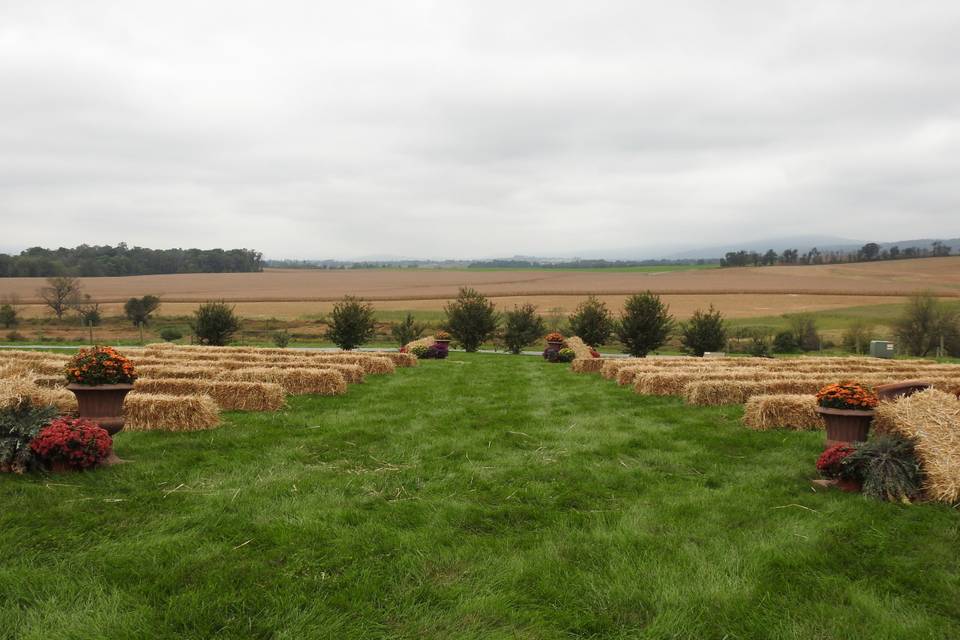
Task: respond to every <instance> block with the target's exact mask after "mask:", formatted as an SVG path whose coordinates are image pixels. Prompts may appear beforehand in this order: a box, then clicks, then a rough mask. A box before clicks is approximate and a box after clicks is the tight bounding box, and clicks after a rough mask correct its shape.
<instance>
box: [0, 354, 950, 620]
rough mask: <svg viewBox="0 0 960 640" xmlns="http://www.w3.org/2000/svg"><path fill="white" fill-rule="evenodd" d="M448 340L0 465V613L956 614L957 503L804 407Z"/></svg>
mask: <svg viewBox="0 0 960 640" xmlns="http://www.w3.org/2000/svg"><path fill="white" fill-rule="evenodd" d="M740 414H741V408H740V407H725V408H702V407H688V406H684V405H683V404H682V403H681V401H680V400H678V399H674V398H656V397H640V396H637V395H635V394H634V393H633V392H632V391H630V390H629V389H626V388H622V387H618V386H617V385H615V384H612V383H610V382H606V381H603V380H601V379H600V378H598V377H597V376H578V375H574V374H572V373H570V372H569V371H568V369H567V367H566V366H564V365H550V364H547V363H545V362H543V361H542V360H540V359H539V358H529V357H522V356H516V357H510V356H502V355H501V356H498V355H482V354H480V355H464V354H454V355H453V356H452V357H451V359H450V360H447V361H428V362H423V363H421V365H420V366H419V367H416V368H412V369H400V370H398V372H397V373H396V374H395V375H393V376H385V377H371V378H369V379H368V382H367V383H366V384H363V385H356V386H352V387H351V388H350V391H349V393H348V394H347V395H346V396H341V397H332V398H331V397H326V398H321V397H297V398H293V399H292V400H291V404H290V407H289V409H288V410H286V411H283V412H280V413H273V414H239V413H234V414H227V421H226V424H225V426H223V427H221V428H219V429H216V430H212V431H208V432H195V433H123V434H121V435H120V436H118V438H117V442H116V447H117V450H118V453H119V454H120V456H121V457H123V458H125V459H127V460H129V464H125V465H120V466H116V467H111V468H107V469H102V470H98V471H95V472H87V473H80V474H71V475H64V476H43V475H33V476H10V475H4V476H0V504H2V505H3V509H2V510H0V548H2V549H3V562H2V564H0V637H3V638H38V639H39V638H145V637H149V638H337V639H346V638H358V639H359V638H364V639H369V638H411V639H412V638H444V639H446V638H717V639H720V638H811V639H813V638H816V639H827V638H836V639H847V638H911V639H912V638H944V639H946V638H957V637H960V554H958V553H957V549H958V548H960V514H958V513H957V511H956V510H954V509H951V508H949V507H947V506H943V505H936V504H922V505H913V506H904V505H899V504H890V503H881V502H874V501H870V500H866V499H864V498H862V497H860V496H856V495H850V494H843V493H839V492H834V491H819V492H817V491H814V490H812V489H811V485H810V482H809V481H810V478H811V477H812V476H813V475H814V461H815V459H816V457H817V455H818V453H819V452H820V450H821V449H822V443H823V434H822V433H798V432H752V431H748V430H746V429H744V428H743V427H742V426H741V425H740V424H739V418H740Z"/></svg>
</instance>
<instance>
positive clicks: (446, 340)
mask: <svg viewBox="0 0 960 640" xmlns="http://www.w3.org/2000/svg"><path fill="white" fill-rule="evenodd" d="M451 337H452V336H451V335H450V334H449V333H447V332H446V331H437V332H436V333H435V334H433V346H434V347H435V348H436V350H437V351H438V352H442V355H440V354H439V353H438V355H436V356H434V357H435V358H438V359H441V360H442V359H443V358H446V357H447V354H448V353H449V352H450V339H451Z"/></svg>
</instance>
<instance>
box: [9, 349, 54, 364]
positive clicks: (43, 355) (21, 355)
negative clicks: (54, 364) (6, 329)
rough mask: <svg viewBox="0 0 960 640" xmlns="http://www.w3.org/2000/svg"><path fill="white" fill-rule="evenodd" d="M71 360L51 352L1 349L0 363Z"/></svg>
mask: <svg viewBox="0 0 960 640" xmlns="http://www.w3.org/2000/svg"><path fill="white" fill-rule="evenodd" d="M69 359H70V356H69V355H67V354H61V353H51V352H49V351H28V350H26V349H0V361H6V360H60V361H62V362H66V361H67V360H69Z"/></svg>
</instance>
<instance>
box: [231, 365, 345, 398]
mask: <svg viewBox="0 0 960 640" xmlns="http://www.w3.org/2000/svg"><path fill="white" fill-rule="evenodd" d="M220 379H221V380H248V381H253V382H274V383H277V384H279V385H280V386H281V387H283V390H284V391H285V392H286V393H288V394H290V395H302V394H307V393H314V394H318V395H322V396H336V395H342V394H344V393H346V392H347V381H346V379H345V378H344V377H343V374H342V373H340V372H339V371H334V370H333V369H277V368H270V367H251V368H249V369H232V370H230V371H224V372H222V373H221V374H220Z"/></svg>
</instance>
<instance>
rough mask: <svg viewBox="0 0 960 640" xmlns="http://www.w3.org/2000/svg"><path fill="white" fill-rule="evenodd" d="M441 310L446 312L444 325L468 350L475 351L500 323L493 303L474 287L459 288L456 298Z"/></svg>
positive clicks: (493, 333)
mask: <svg viewBox="0 0 960 640" xmlns="http://www.w3.org/2000/svg"><path fill="white" fill-rule="evenodd" d="M443 310H444V312H445V313H446V314H447V317H446V320H445V321H444V327H445V328H446V330H447V331H449V332H450V333H451V334H452V335H453V337H454V338H455V339H456V340H457V342H459V343H460V344H461V345H463V348H464V350H466V351H468V352H473V351H476V350H477V349H479V348H480V345H481V344H483V343H484V341H486V340H489V339H490V338H492V337H493V336H494V335H495V334H496V332H497V326H498V325H499V324H500V314H498V313H497V312H496V310H495V307H494V305H493V303H492V302H490V301H489V300H488V299H487V297H486V296H484V295H483V294H481V293H480V292H479V291H476V290H474V289H469V288H462V289H460V293H459V295H457V299H456V300H454V301H453V302H450V303H448V304H447V305H446V306H444V308H443Z"/></svg>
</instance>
